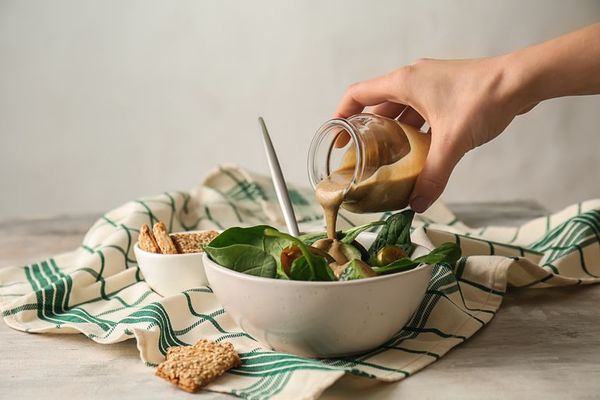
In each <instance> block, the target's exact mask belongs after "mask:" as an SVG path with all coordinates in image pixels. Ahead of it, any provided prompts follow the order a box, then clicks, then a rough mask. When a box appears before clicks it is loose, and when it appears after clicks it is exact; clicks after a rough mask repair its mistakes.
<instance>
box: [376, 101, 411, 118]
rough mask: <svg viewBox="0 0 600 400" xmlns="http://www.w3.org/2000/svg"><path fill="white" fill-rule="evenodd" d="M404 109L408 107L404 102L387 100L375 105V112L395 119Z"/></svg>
mask: <svg viewBox="0 0 600 400" xmlns="http://www.w3.org/2000/svg"><path fill="white" fill-rule="evenodd" d="M404 109H406V106H405V105H404V104H399V103H392V102H390V101H386V102H385V103H381V104H379V105H378V106H375V107H373V114H377V115H381V116H383V117H388V118H392V119H395V118H397V117H398V115H400V114H402V112H403V111H404Z"/></svg>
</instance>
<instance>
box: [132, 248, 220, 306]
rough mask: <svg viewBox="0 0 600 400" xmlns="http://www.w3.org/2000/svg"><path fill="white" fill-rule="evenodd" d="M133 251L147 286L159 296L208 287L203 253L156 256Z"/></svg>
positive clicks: (136, 249) (135, 249)
mask: <svg viewBox="0 0 600 400" xmlns="http://www.w3.org/2000/svg"><path fill="white" fill-rule="evenodd" d="M133 251H134V253H135V258H136V259H137V263H138V266H139V267H140V270H141V271H142V273H143V274H144V279H145V280H146V282H147V283H148V285H149V286H150V287H151V288H152V290H154V291H155V292H157V293H158V294H160V295H161V296H173V295H176V294H178V293H181V292H183V291H184V290H188V289H192V288H197V287H200V286H206V285H208V280H207V279H206V274H205V273H204V264H203V258H202V255H203V254H204V253H187V254H156V253H150V252H147V251H144V250H142V249H140V247H139V246H138V243H136V244H135V246H134V248H133Z"/></svg>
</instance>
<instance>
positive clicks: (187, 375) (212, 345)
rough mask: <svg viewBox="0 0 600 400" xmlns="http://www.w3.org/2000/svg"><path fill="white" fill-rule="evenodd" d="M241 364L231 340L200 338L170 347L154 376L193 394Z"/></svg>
mask: <svg viewBox="0 0 600 400" xmlns="http://www.w3.org/2000/svg"><path fill="white" fill-rule="evenodd" d="M241 363H242V361H241V360H240V356H239V355H238V354H237V352H236V351H235V349H234V348H233V345H232V344H231V343H228V342H220V343H216V342H212V341H210V340H206V339H202V340H199V341H198V342H197V343H196V344H195V345H193V346H176V347H171V348H169V349H168V350H167V358H166V360H165V361H163V362H162V363H160V364H159V365H158V368H157V369H156V375H157V376H159V377H161V378H163V379H165V380H167V381H169V382H171V383H172V384H175V385H177V386H179V387H180V388H181V389H183V390H185V391H188V392H191V393H193V392H197V391H198V390H200V388H202V387H203V386H206V385H208V384H209V383H210V382H212V381H214V380H215V379H217V378H218V377H219V376H221V375H223V374H224V373H225V372H226V371H227V370H229V369H231V368H234V367H238V366H240V365H241Z"/></svg>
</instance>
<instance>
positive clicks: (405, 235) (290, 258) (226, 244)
mask: <svg viewBox="0 0 600 400" xmlns="http://www.w3.org/2000/svg"><path fill="white" fill-rule="evenodd" d="M413 216H414V212H413V211H412V210H405V211H402V212H399V213H397V214H394V215H392V216H390V217H389V218H387V219H386V220H385V221H376V222H372V223H370V224H365V225H361V226H357V227H353V228H350V229H348V230H345V231H338V232H337V233H336V239H337V240H338V241H339V242H336V243H337V249H338V250H339V251H338V252H337V253H334V252H332V251H330V250H329V249H330V248H332V247H333V246H332V241H331V240H329V241H328V240H327V239H326V234H325V233H321V232H319V233H310V234H305V235H301V236H299V237H293V236H290V235H288V234H286V233H283V232H280V231H278V230H277V229H275V228H272V227H270V226H267V225H259V226H254V227H250V228H239V227H236V228H230V229H227V230H226V231H224V232H223V233H221V234H220V235H219V236H217V237H216V238H215V239H214V240H213V241H211V242H210V243H209V244H208V245H206V246H204V251H206V253H207V254H208V256H209V257H210V258H211V259H212V260H213V261H215V262H216V263H218V264H219V265H222V266H223V267H226V268H229V269H232V270H234V271H238V272H243V273H245V274H249V275H255V276H260V277H264V278H277V279H290V280H300V281H338V280H339V281H348V280H355V279H364V278H369V277H373V276H379V275H386V274H392V273H397V272H402V271H408V270H410V269H413V268H416V267H417V266H419V265H420V264H437V263H448V264H454V263H456V261H457V260H458V259H459V258H460V256H461V252H460V248H459V247H458V246H457V245H456V244H454V243H443V244H442V245H440V246H439V247H437V248H436V249H434V250H432V251H431V252H430V253H429V254H427V255H424V256H420V257H417V258H414V259H411V258H410V257H409V255H410V254H411V253H412V251H413V249H414V245H413V244H412V242H411V240H410V227H411V223H412V219H413ZM373 228H378V229H379V232H378V234H377V237H376V239H375V240H374V242H373V244H372V245H371V246H370V247H369V249H368V250H367V249H365V248H364V247H363V245H361V244H360V243H358V242H357V241H356V239H357V237H358V235H359V234H360V233H362V232H365V231H367V230H369V229H373ZM317 242H319V243H317ZM323 245H326V246H325V247H323ZM334 257H337V258H334ZM340 257H341V259H340Z"/></svg>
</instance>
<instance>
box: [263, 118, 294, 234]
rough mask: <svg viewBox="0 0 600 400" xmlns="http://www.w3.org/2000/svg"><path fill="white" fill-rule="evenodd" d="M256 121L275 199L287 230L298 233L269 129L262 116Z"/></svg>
mask: <svg viewBox="0 0 600 400" xmlns="http://www.w3.org/2000/svg"><path fill="white" fill-rule="evenodd" d="M258 123H259V124H260V127H261V128H262V133H263V143H264V145H265V152H266V153H267V161H268V162H269V169H270V170H271V179H273V186H275V193H276V194H277V200H279V207H281V211H282V212H283V218H284V219H285V225H286V226H287V230H288V232H289V233H290V235H292V236H298V235H300V231H299V230H298V222H296V215H295V214H294V208H293V207H292V202H291V201H290V195H289V193H288V189H287V185H286V183H285V179H284V178H283V173H282V172H281V166H280V165H279V160H278V159H277V154H276V153H275V148H274V147H273V142H271V137H270V136H269V131H268V130H267V126H266V125H265V121H264V120H263V118H262V117H258Z"/></svg>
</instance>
